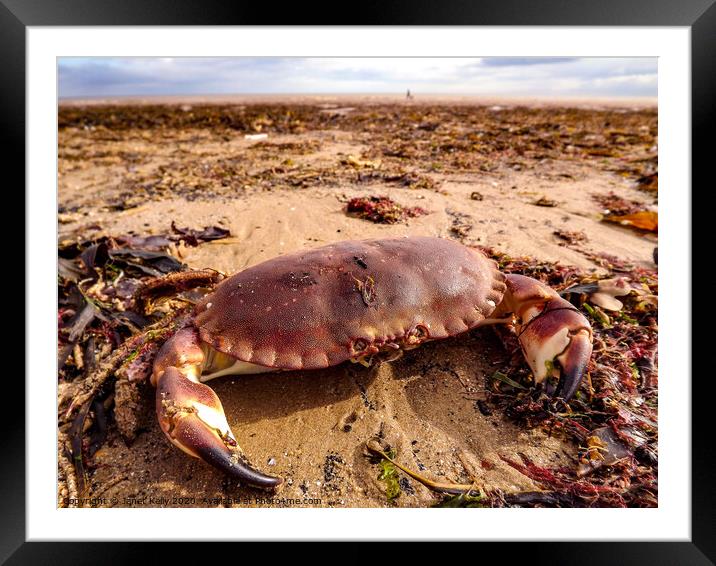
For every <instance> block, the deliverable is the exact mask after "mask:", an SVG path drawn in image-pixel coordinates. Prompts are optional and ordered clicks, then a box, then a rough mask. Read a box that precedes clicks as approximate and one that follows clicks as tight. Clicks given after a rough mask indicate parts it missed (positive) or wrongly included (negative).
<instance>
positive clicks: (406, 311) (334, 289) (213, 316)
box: [194, 237, 506, 370]
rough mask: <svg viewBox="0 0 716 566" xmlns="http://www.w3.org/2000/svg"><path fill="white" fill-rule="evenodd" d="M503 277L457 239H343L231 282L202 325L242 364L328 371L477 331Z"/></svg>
mask: <svg viewBox="0 0 716 566" xmlns="http://www.w3.org/2000/svg"><path fill="white" fill-rule="evenodd" d="M504 280H505V277H504V275H503V274H502V273H500V272H499V271H498V270H497V266H496V264H495V262H494V261H492V260H490V259H488V258H487V257H485V255H484V254H482V253H481V252H479V251H477V250H474V249H471V248H467V247H465V246H463V245H461V244H459V243H457V242H454V241H451V240H446V239H442V238H430V237H423V238H392V239H381V240H362V241H350V242H339V243H336V244H332V245H329V246H324V247H320V248H316V249H312V250H308V251H301V252H297V253H292V254H287V255H284V256H279V257H277V258H274V259H271V260H268V261H265V262H263V263H260V264H258V265H255V266H253V267H250V268H247V269H245V270H243V271H241V272H239V273H237V274H236V275H233V276H232V277H229V278H228V279H226V280H224V281H223V282H222V283H221V284H219V286H218V287H217V288H216V290H215V291H214V292H213V293H212V294H210V295H208V296H207V297H205V298H204V299H203V300H202V301H201V302H200V303H199V304H198V305H197V308H196V313H195V318H194V325H195V326H196V327H197V328H198V330H199V333H200V337H201V339H202V340H203V341H204V342H206V343H207V344H209V345H210V346H212V347H213V348H214V349H216V350H218V351H219V352H223V353H224V354H227V355H229V356H231V357H234V358H236V359H238V360H241V361H244V362H249V363H253V364H257V365H262V366H267V367H272V368H276V369H286V370H294V369H319V368H325V367H328V366H332V365H336V364H339V363H342V362H344V361H346V360H348V359H351V358H356V357H359V356H361V355H365V354H366V353H371V352H377V351H379V350H380V349H383V348H385V347H386V345H388V346H391V345H392V347H400V345H401V344H402V345H405V344H417V343H420V342H423V341H425V340H433V339H439V338H446V337H448V336H453V335H455V334H459V333H462V332H465V331H467V330H469V329H471V328H474V327H475V326H477V325H478V324H479V323H480V322H481V321H482V320H484V319H485V318H486V317H488V316H489V315H490V314H491V313H492V311H493V310H494V309H495V306H496V305H497V304H499V303H500V301H501V300H502V297H503V295H504V293H505V289H506V286H505V282H504Z"/></svg>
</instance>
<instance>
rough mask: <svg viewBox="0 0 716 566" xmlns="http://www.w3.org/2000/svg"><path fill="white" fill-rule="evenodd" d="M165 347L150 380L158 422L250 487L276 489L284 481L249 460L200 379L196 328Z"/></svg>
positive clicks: (182, 444)
mask: <svg viewBox="0 0 716 566" xmlns="http://www.w3.org/2000/svg"><path fill="white" fill-rule="evenodd" d="M194 346H196V347H194ZM165 348H166V349H163V350H162V351H160V353H159V356H158V358H157V362H155V368H154V375H153V376H152V381H153V382H154V384H155V385H156V388H157V397H156V410H157V417H158V419H159V425H160V426H161V428H162V430H163V431H164V434H165V435H166V436H167V438H169V440H170V441H171V442H172V444H174V445H175V446H177V447H178V448H180V449H181V450H183V451H184V452H186V453H187V454H189V455H191V456H194V457H195V458H200V459H202V460H204V461H205V462H207V463H208V464H211V465H212V466H214V467H216V468H218V469H220V470H222V471H224V472H226V473H227V474H229V475H230V476H231V477H233V478H236V479H237V480H239V481H241V482H244V483H246V484H249V485H251V486H254V487H258V488H263V489H273V488H276V487H278V486H279V485H280V484H281V483H283V480H282V479H281V478H277V477H273V476H268V475H266V474H263V473H262V472H260V471H258V470H256V469H254V468H253V467H252V466H251V465H250V464H249V463H248V462H247V460H246V458H245V457H244V455H243V453H242V451H241V449H240V448H239V445H238V443H237V442H236V439H235V438H234V435H233V433H232V432H231V428H230V427H229V423H228V422H227V421H226V415H225V414H224V409H223V407H222V406H221V401H220V400H219V398H218V397H217V395H216V393H214V391H213V390H212V389H211V388H210V387H209V386H207V385H204V384H203V383H199V382H198V379H197V377H196V376H197V373H198V371H197V363H196V362H197V358H199V357H200V355H199V353H200V352H201V349H200V348H199V347H198V346H197V345H196V342H195V334H194V333H193V331H190V330H182V331H180V332H179V333H177V334H176V335H175V336H174V337H173V338H172V339H170V341H169V342H167V344H165ZM202 357H203V355H202ZM182 362H183V363H182ZM192 362H194V363H192ZM166 363H171V364H172V365H169V366H166V365H165V364H166Z"/></svg>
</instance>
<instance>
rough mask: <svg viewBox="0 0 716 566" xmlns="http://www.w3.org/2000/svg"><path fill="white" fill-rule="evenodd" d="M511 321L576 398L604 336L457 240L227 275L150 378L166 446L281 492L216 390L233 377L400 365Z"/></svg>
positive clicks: (340, 253)
mask: <svg viewBox="0 0 716 566" xmlns="http://www.w3.org/2000/svg"><path fill="white" fill-rule="evenodd" d="M491 324H506V325H510V326H511V327H512V328H513V329H514V331H515V332H516V334H517V337H518V341H519V344H520V346H521V349H522V352H523V354H524V356H525V358H526V361H527V363H528V365H529V367H530V368H531V370H532V375H533V377H534V382H535V384H537V385H538V386H541V387H543V388H544V389H545V391H546V392H547V393H548V394H550V395H552V396H559V397H562V398H564V399H565V400H568V399H569V398H570V397H572V395H573V394H574V393H575V391H576V390H577V389H578V387H579V385H580V382H581V380H582V376H583V374H584V373H585V371H586V367H587V365H588V363H589V360H590V357H591V353H592V329H591V327H590V325H589V322H588V321H587V319H586V318H585V317H584V316H583V315H582V314H581V313H580V312H579V310H578V309H577V308H576V307H574V306H573V305H572V304H571V303H570V302H568V301H567V300H565V299H563V298H561V297H560V295H559V294H558V293H557V292H556V291H555V290H553V289H551V288H550V287H548V286H546V285H544V284H543V283H541V282H539V281H537V280H535V279H532V278H530V277H525V276H522V275H514V274H503V273H501V272H500V271H499V270H498V268H497V264H496V263H495V262H494V261H493V260H491V259H489V258H487V257H486V256H485V255H484V254H483V253H481V252H480V251H478V250H476V249H473V248H469V247H466V246H464V245H462V244H460V243H458V242H455V241H453V240H447V239H442V238H433V237H403V238H389V239H374V240H357V241H343V242H339V243H335V244H331V245H328V246H324V247H319V248H315V249H310V250H307V251H300V252H297V253H292V254H288V255H283V256H279V257H276V258H273V259H270V260H268V261H265V262H263V263H260V264H258V265H255V266H253V267H249V268H247V269H245V270H243V271H241V272H239V273H237V274H235V275H233V276H231V277H229V278H227V279H225V280H223V281H222V282H221V283H220V284H219V285H218V286H217V287H216V289H215V290H214V291H213V292H212V293H210V294H209V295H207V296H206V297H204V298H203V299H202V300H201V301H200V302H199V303H198V304H197V306H196V308H195V311H194V313H193V315H192V316H191V318H190V319H189V321H188V322H187V323H186V324H185V325H184V326H183V327H182V328H180V329H179V330H178V331H177V332H176V333H175V334H174V335H173V336H171V337H170V338H169V339H168V341H167V342H165V343H164V345H163V346H162V347H161V349H160V350H159V353H158V354H157V357H156V358H155V360H154V364H153V369H152V375H151V383H152V384H153V385H154V386H155V387H156V412H157V417H158V419H159V423H160V426H161V428H162V430H163V431H164V433H165V435H166V436H167V438H168V439H169V440H170V441H171V442H172V444H174V445H175V446H177V447H178V448H180V449H181V450H183V451H184V452H186V453H187V454H189V455H191V456H194V457H197V458H200V459H202V460H204V461H205V462H207V463H209V464H211V465H212V466H214V467H216V468H218V469H220V470H222V471H224V472H226V473H227V474H229V475H230V476H231V477H233V478H235V479H237V480H238V481H239V482H240V483H242V484H246V485H250V486H253V487H257V488H263V489H276V488H278V487H279V486H280V485H281V483H282V479H281V478H278V477H273V476H270V475H267V474H265V473H263V472H261V471H260V470H258V469H256V468H255V467H254V466H252V465H251V464H250V463H249V461H248V460H247V459H246V457H245V456H244V454H243V452H242V450H241V449H240V447H239V444H238V442H237V440H236V438H235V437H234V434H233V433H232V431H231V428H230V427H229V424H228V422H227V420H226V416H225V414H224V410H223V408H222V405H221V401H220V400H219V398H218V397H217V395H216V394H215V393H214V391H213V390H212V389H211V388H210V387H209V386H208V385H207V384H206V382H208V381H209V380H211V379H214V378H216V377H219V376H223V375H241V374H256V373H262V372H276V371H291V370H313V369H320V368H326V367H329V366H334V365H337V364H341V363H344V362H347V361H352V362H360V363H363V364H370V363H371V362H373V361H375V360H385V359H388V360H392V359H395V358H396V357H398V356H399V355H400V354H402V352H403V351H404V350H409V349H413V348H416V347H417V346H419V345H420V344H423V343H425V342H429V341H432V340H440V339H444V338H448V337H451V336H455V335H458V334H462V333H465V332H468V331H470V330H473V329H475V328H478V327H481V326H485V325H491Z"/></svg>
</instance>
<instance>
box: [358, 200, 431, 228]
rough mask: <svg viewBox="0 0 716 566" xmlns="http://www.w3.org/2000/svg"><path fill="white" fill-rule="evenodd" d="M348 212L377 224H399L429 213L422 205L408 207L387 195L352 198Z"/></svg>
mask: <svg viewBox="0 0 716 566" xmlns="http://www.w3.org/2000/svg"><path fill="white" fill-rule="evenodd" d="M346 212H347V213H348V214H349V215H353V216H356V217H357V218H362V219H363V220H370V221H371V222H375V223H376V224H397V223H399V222H405V221H406V220H407V219H408V218H416V217H418V216H423V215H425V214H428V211H427V210H425V209H424V208H422V207H419V206H413V207H406V206H403V205H401V204H398V203H397V202H395V201H394V200H392V199H390V198H388V197H387V196H370V197H355V198H352V199H351V200H350V201H348V204H347V205H346Z"/></svg>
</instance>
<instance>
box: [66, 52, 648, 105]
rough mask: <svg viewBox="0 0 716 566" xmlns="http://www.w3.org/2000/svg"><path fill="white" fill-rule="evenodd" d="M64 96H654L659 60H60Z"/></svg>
mask: <svg viewBox="0 0 716 566" xmlns="http://www.w3.org/2000/svg"><path fill="white" fill-rule="evenodd" d="M58 70H59V93H60V96H61V97H63V98H65V97H89V96H123V95H124V96H131V95H135V96H136V95H139V96H142V95H170V94H177V95H182V94H186V95H189V94H240V93H398V92H404V91H405V90H406V89H408V88H410V89H411V90H412V91H413V92H415V93H416V94H418V93H435V94H438V93H444V94H484V95H496V96H499V95H511V96H552V95H554V96H656V92H657V90H656V88H657V60H656V58H604V57H602V58H577V57H489V58H474V57H473V58H467V57H454V58H436V57H434V58H430V57H414V58H410V57H408V58H394V57H385V58H301V57H296V58H291V57H217V58H196V57H188V58H173V57H163V58H153V57H145V58H141V57H133V58H129V57H125V58H121V57H96V58H61V59H60V61H59V65H58Z"/></svg>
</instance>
